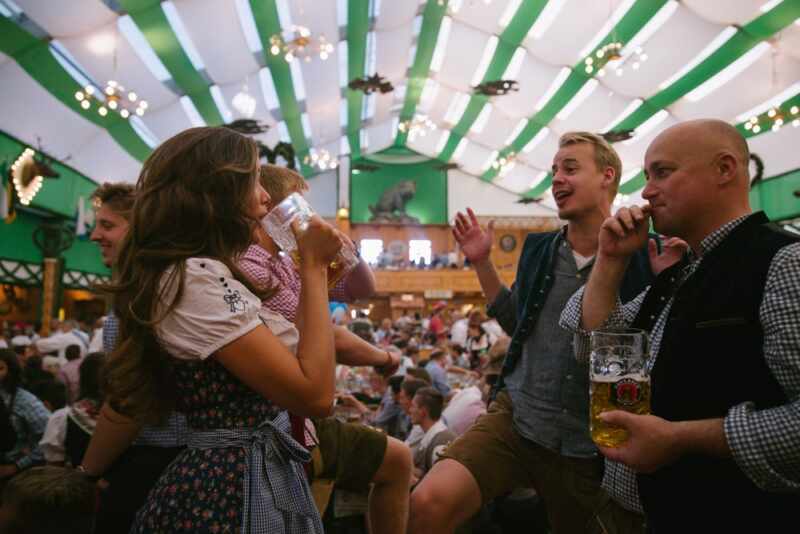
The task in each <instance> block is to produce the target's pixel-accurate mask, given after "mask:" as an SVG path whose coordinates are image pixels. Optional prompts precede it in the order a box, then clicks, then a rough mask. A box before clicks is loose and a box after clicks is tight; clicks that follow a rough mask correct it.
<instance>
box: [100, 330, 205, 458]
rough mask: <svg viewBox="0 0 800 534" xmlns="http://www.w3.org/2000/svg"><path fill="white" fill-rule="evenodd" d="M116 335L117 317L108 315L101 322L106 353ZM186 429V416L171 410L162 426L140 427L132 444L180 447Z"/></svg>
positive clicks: (117, 332) (184, 442)
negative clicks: (140, 429)
mask: <svg viewBox="0 0 800 534" xmlns="http://www.w3.org/2000/svg"><path fill="white" fill-rule="evenodd" d="M118 336H119V319H117V317H116V316H114V315H109V316H108V317H106V320H105V322H103V350H104V351H105V352H106V354H111V352H112V351H113V350H114V348H115V347H116V345H117V338H118ZM188 429H189V425H188V424H187V422H186V417H184V416H183V415H181V414H179V413H177V412H173V413H171V414H170V416H169V418H168V419H167V421H166V423H165V424H164V425H163V426H146V427H144V428H142V431H141V432H140V433H139V436H138V437H137V438H136V441H134V442H133V444H134V445H142V446H152V447H180V446H182V445H185V444H186V436H187V432H188Z"/></svg>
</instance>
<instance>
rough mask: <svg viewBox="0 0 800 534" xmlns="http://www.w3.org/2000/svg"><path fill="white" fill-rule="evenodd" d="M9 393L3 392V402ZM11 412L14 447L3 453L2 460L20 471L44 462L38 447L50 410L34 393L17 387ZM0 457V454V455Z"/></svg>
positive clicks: (8, 400) (9, 396)
mask: <svg viewBox="0 0 800 534" xmlns="http://www.w3.org/2000/svg"><path fill="white" fill-rule="evenodd" d="M10 400H11V395H9V394H7V393H6V392H3V402H5V403H6V404H8V403H9V402H10ZM9 411H10V412H11V424H12V426H13V427H14V432H16V434H17V442H16V444H15V445H14V448H13V449H12V450H10V451H8V452H7V453H6V454H5V458H4V460H5V461H7V462H13V463H15V464H16V465H17V468H18V469H19V470H20V471H22V470H23V469H27V468H28V467H31V466H33V465H40V464H43V463H44V453H43V452H42V449H41V448H40V447H39V440H41V439H42V435H43V434H44V430H45V428H46V427H47V420H48V419H49V418H50V411H49V410H48V409H47V407H46V406H45V405H44V404H43V403H42V402H41V401H40V400H39V399H38V398H36V396H35V395H33V394H32V393H30V392H29V391H27V390H25V389H22V388H18V389H17V392H16V394H15V395H14V405H13V406H12V407H11V409H10V410H9ZM0 458H2V456H1V455H0Z"/></svg>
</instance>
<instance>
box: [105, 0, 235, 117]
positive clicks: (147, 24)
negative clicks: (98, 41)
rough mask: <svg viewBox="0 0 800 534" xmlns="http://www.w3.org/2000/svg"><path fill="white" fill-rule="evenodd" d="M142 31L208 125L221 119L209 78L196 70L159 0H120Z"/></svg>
mask: <svg viewBox="0 0 800 534" xmlns="http://www.w3.org/2000/svg"><path fill="white" fill-rule="evenodd" d="M120 4H121V5H122V7H123V8H125V10H126V11H127V12H128V14H129V15H130V16H131V18H132V19H133V21H134V22H135V23H136V25H137V26H138V27H139V29H140V30H141V31H142V34H144V37H145V39H147V42H148V43H150V46H151V47H152V48H153V51H155V53H156V55H158V59H160V60H161V62H162V63H163V64H164V67H166V69H167V70H168V71H169V74H170V76H172V79H173V80H175V83H176V84H177V85H178V87H180V88H181V90H183V92H184V93H186V95H187V96H188V97H189V98H191V99H192V102H193V103H194V105H195V107H196V108H197V111H198V112H199V113H200V115H201V116H202V117H203V120H205V121H206V124H208V125H209V126H218V125H220V124H222V123H223V122H224V120H223V119H222V115H220V112H219V109H217V105H216V103H215V102H214V99H213V97H212V96H211V92H210V90H209V84H208V82H207V81H206V80H205V79H204V78H203V76H201V75H200V73H199V72H197V71H196V70H195V68H194V66H193V65H192V62H191V60H190V59H189V56H188V55H187V54H186V52H185V51H184V50H183V47H182V46H181V43H180V41H178V37H177V36H176V35H175V32H174V31H172V27H171V26H170V24H169V20H167V16H166V15H165V14H164V10H163V9H161V1H160V0H120Z"/></svg>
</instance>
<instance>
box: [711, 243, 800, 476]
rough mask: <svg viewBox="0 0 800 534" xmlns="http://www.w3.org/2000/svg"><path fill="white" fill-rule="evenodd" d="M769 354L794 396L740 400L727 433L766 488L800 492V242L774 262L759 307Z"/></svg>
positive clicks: (739, 459) (737, 455)
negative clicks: (781, 401)
mask: <svg viewBox="0 0 800 534" xmlns="http://www.w3.org/2000/svg"><path fill="white" fill-rule="evenodd" d="M759 316H760V319H761V325H762V327H763V330H764V358H765V360H766V362H767V365H768V366H769V369H770V371H772V374H773V375H774V376H775V379H776V380H777V381H778V384H780V386H781V388H783V391H784V393H785V395H786V397H787V399H788V400H789V402H788V403H787V404H785V405H783V406H778V407H775V408H771V409H767V410H759V411H756V410H755V409H754V407H753V405H752V404H751V403H745V404H740V405H738V406H735V407H734V408H733V409H731V410H730V412H729V413H728V416H727V417H726V418H725V424H724V428H725V437H726V438H727V440H728V445H729V446H730V449H731V452H732V453H733V457H734V459H735V461H736V463H737V465H738V466H739V468H740V469H741V470H742V471H744V472H745V474H747V476H748V477H749V478H750V479H751V480H752V481H753V482H755V483H756V484H757V485H758V486H759V487H760V488H762V489H764V490H767V491H798V490H800V243H795V244H792V245H789V246H786V247H784V248H782V249H781V250H780V251H778V253H777V254H776V255H775V257H774V258H773V260H772V263H771V264H770V268H769V272H768V273H767V283H766V285H765V286H764V297H763V300H762V301H761V308H760V309H759Z"/></svg>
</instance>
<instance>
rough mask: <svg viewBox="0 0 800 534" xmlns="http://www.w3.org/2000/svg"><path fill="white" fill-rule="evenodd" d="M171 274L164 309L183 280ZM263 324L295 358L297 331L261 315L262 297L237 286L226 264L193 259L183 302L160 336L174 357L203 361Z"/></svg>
mask: <svg viewBox="0 0 800 534" xmlns="http://www.w3.org/2000/svg"><path fill="white" fill-rule="evenodd" d="M173 273H175V270H174V267H173V268H171V269H169V270H168V271H167V272H165V273H164V275H163V276H162V279H161V284H162V293H163V296H162V298H161V305H162V306H163V305H166V304H168V303H169V302H170V301H171V300H172V299H173V298H174V295H175V294H176V292H177V287H178V280H179V278H178V276H177V274H176V275H175V276H173ZM157 313H159V312H158V311H157ZM261 324H265V325H266V326H267V327H268V328H269V329H270V330H271V331H272V333H273V334H275V335H276V336H277V337H278V338H279V339H280V340H281V342H283V344H284V345H286V347H288V348H289V350H291V351H292V353H295V352H296V350H297V343H298V341H299V335H298V332H297V329H296V328H295V326H294V325H293V324H292V323H291V322H289V321H287V320H286V319H284V318H283V317H282V316H281V315H278V314H276V313H273V312H270V311H268V310H264V309H262V308H261V301H260V300H259V299H258V297H257V296H255V295H254V294H253V293H251V292H250V291H249V290H248V289H247V288H246V287H245V286H244V285H243V284H242V283H241V282H239V281H238V280H236V279H235V278H234V277H233V275H232V274H231V272H230V270H229V269H228V268H227V267H226V266H225V264H224V263H222V262H221V261H218V260H212V259H208V258H189V259H187V260H186V271H185V279H184V288H183V294H182V295H181V299H180V301H179V302H178V303H177V305H176V306H175V308H173V309H172V311H171V312H170V313H168V314H167V315H166V317H164V318H163V320H162V321H160V322H159V323H158V324H157V325H156V336H157V337H158V340H159V342H160V343H161V345H162V346H163V347H164V349H165V350H166V351H167V352H168V353H169V354H170V355H172V356H173V357H175V358H178V359H183V360H193V359H199V360H204V359H206V358H208V357H209V356H211V355H212V354H214V353H215V352H217V351H218V350H219V349H220V348H222V347H224V346H226V345H228V344H230V343H231V342H233V341H235V340H237V339H239V338H240V337H242V336H243V335H245V334H247V333H249V332H250V331H252V330H253V329H255V328H256V327H257V326H259V325H261Z"/></svg>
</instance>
